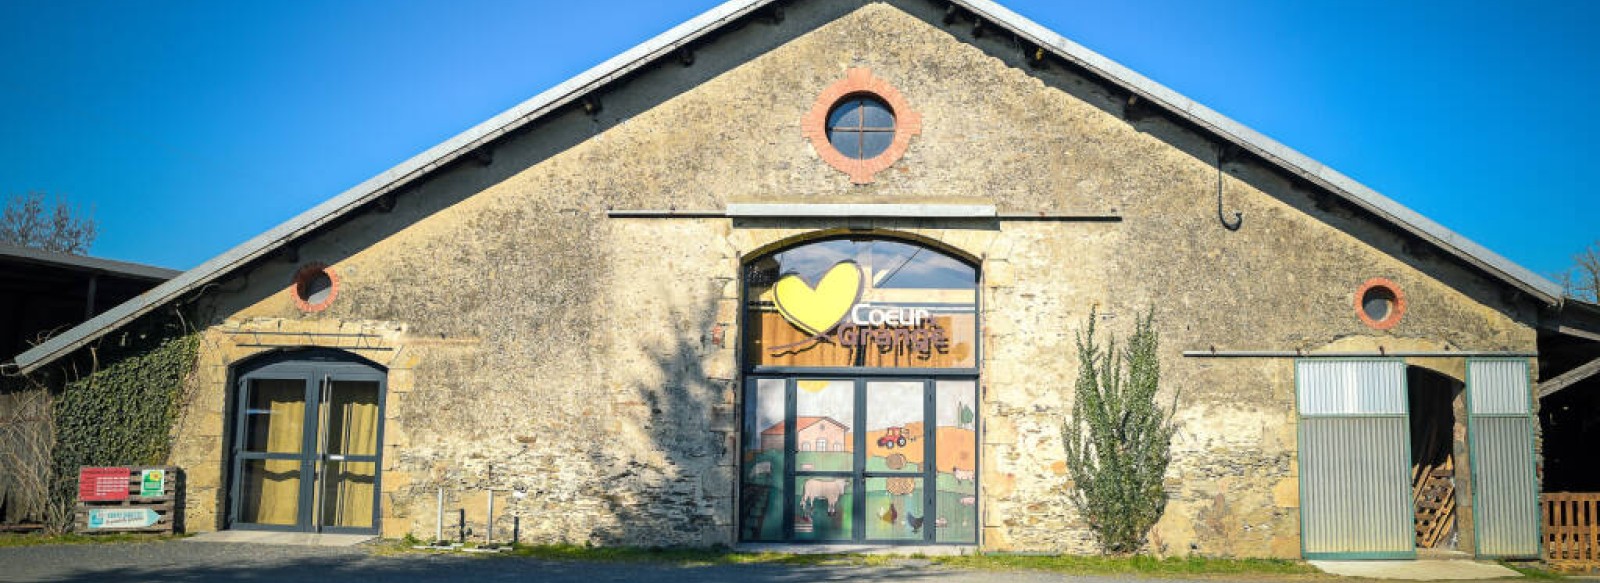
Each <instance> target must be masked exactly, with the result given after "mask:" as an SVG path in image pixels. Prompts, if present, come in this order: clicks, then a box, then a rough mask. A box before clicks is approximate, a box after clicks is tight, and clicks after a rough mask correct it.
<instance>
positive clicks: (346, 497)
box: [230, 362, 383, 533]
mask: <svg viewBox="0 0 1600 583" xmlns="http://www.w3.org/2000/svg"><path fill="white" fill-rule="evenodd" d="M382 397H383V373H382V372H380V371H377V370H373V369H371V368H370V367H367V366H356V365H353V364H351V363H317V362H289V363H277V364H273V365H268V366H265V367H261V368H259V369H257V370H254V371H251V372H249V373H247V374H244V375H242V376H241V378H240V380H239V388H238V400H237V403H238V406H237V411H238V415H237V422H236V425H235V437H234V440H233V443H234V449H233V460H232V474H231V475H232V476H233V486H232V488H231V490H230V492H231V494H232V496H231V498H232V504H231V505H230V523H231V525H232V526H233V527H235V528H258V529H270V530H298V531H307V532H352V533H370V532H376V524H377V523H376V517H377V513H376V510H377V504H376V503H377V492H378V466H379V453H380V451H381V448H380V447H379V443H380V439H381V436H382V432H381V426H382V418H383V417H382Z"/></svg>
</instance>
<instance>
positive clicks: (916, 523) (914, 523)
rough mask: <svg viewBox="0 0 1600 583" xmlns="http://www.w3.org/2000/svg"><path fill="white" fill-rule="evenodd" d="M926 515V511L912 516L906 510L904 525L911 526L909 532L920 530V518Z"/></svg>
mask: <svg viewBox="0 0 1600 583" xmlns="http://www.w3.org/2000/svg"><path fill="white" fill-rule="evenodd" d="M927 516H928V515H927V514H926V513H924V514H923V515H922V516H912V515H911V511H910V510H907V511H906V526H909V527H911V532H922V519H923V518H925V517H927Z"/></svg>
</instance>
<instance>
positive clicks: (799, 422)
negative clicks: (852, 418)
mask: <svg viewBox="0 0 1600 583" xmlns="http://www.w3.org/2000/svg"><path fill="white" fill-rule="evenodd" d="M821 422H827V423H832V424H834V425H837V426H839V428H840V429H843V430H845V431H849V430H850V427H849V426H847V425H845V424H843V423H840V422H838V421H835V420H834V419H833V418H832V417H796V418H795V419H794V426H795V427H796V428H797V429H795V431H805V430H806V428H808V427H811V426H812V425H816V424H817V423H821ZM783 423H784V422H782V421H779V422H778V424H777V425H773V426H772V427H768V428H767V430H766V431H762V432H761V434H762V435H783V431H784V424H783Z"/></svg>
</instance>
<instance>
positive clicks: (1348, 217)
mask: <svg viewBox="0 0 1600 583" xmlns="http://www.w3.org/2000/svg"><path fill="white" fill-rule="evenodd" d="M942 10H943V9H942V7H939V6H934V5H932V4H931V3H929V4H925V3H922V2H919V1H915V0H910V1H905V2H888V3H878V2H871V3H861V2H844V1H823V2H811V3H800V4H797V5H795V6H792V7H790V8H789V9H788V14H787V16H786V18H785V19H783V20H782V21H781V22H780V23H777V24H767V23H763V22H759V21H757V22H752V23H750V24H747V25H744V26H742V27H737V28H733V29H731V30H728V31H727V32H725V33H722V34H721V35H720V36H719V38H718V39H717V40H716V41H715V42H711V43H708V44H705V45H704V46H700V47H697V49H696V50H697V57H696V59H695V62H694V64H693V65H691V66H687V67H684V66H680V65H679V64H677V63H676V62H673V63H671V64H668V65H661V66H657V67H652V68H647V69H644V70H642V71H640V72H639V73H637V74H636V75H635V76H634V77H633V78H631V79H629V80H628V81H626V82H622V83H619V84H617V85H616V86H615V87H613V88H609V89H608V90H607V92H606V93H605V94H604V95H603V96H602V100H603V101H602V103H603V108H602V109H600V110H599V111H598V112H597V113H596V114H595V115H592V116H591V115H588V114H585V113H584V112H583V111H582V110H581V109H578V108H568V109H564V110H561V111H559V112H557V113H553V114H551V115H549V116H547V117H546V118H545V119H543V120H540V121H537V122H535V123H534V124H533V126H532V127H531V129H527V130H524V131H522V132H520V133H518V134H515V135H513V136H510V137H508V138H505V139H503V140H501V141H500V142H497V143H496V144H495V146H494V148H493V153H492V160H491V159H483V161H485V162H487V164H484V163H459V164H455V165H453V166H450V167H447V168H445V169H443V170H440V171H438V172H436V173H435V174H434V175H433V176H432V177H430V178H428V179H426V180H423V181H421V182H419V183H416V184H415V185H413V186H411V187H408V188H406V189H405V190H402V191H401V192H399V193H398V194H397V195H396V196H395V198H394V200H393V208H392V210H387V211H382V212H380V211H377V210H373V211H368V212H364V213H359V214H355V215H352V218H349V219H348V220H345V221H342V222H340V223H339V224H336V225H334V226H331V227H329V228H326V229H323V230H321V231H319V232H317V233H314V234H313V235H311V236H308V237H306V238H304V239H303V240H301V241H300V242H299V243H298V244H297V246H296V254H295V255H296V260H294V261H285V260H283V259H282V258H278V259H274V260H271V261H265V262H260V263H257V264H254V265H251V266H249V267H247V268H245V269H241V270H239V271H237V272H235V273H234V274H233V275H232V276H231V277H230V278H228V279H227V280H226V281H225V282H223V283H220V284H219V285H216V286H214V287H211V288H208V289H207V290H205V292H204V293H203V295H202V296H201V300H200V302H201V303H200V306H201V307H202V309H203V311H204V312H205V313H207V314H209V318H210V319H209V320H208V321H206V322H205V324H206V326H207V328H206V329H205V333H204V339H203V344H202V348H201V351H200V359H201V363H200V364H201V366H200V369H199V370H200V374H198V375H197V381H196V382H197V383H198V386H197V387H194V390H191V391H188V394H190V395H191V396H192V397H191V401H190V402H188V403H186V405H185V412H184V415H183V416H182V417H181V420H180V423H179V424H178V426H176V427H175V428H174V430H173V437H174V440H175V442H176V446H175V448H174V452H173V459H172V460H171V462H172V463H173V464H175V465H179V466H182V467H184V468H186V469H187V471H188V476H189V478H188V480H189V481H188V484H189V489H190V494H189V501H190V503H189V508H188V517H187V524H188V525H189V527H190V529H191V530H202V531H203V530H210V529H214V528H222V527H225V526H226V525H225V524H224V518H223V517H224V514H225V498H226V482H225V476H224V468H225V465H226V460H227V450H226V449H225V448H226V446H227V434H228V428H229V427H230V423H231V421H230V420H229V418H228V417H227V411H229V408H230V407H231V406H232V404H231V403H230V402H229V397H228V395H229V393H230V390H231V389H230V387H231V383H230V374H231V371H233V370H235V369H234V367H236V366H237V365H238V364H239V363H241V362H244V361H246V360H247V359H248V358H250V357H251V356H253V355H257V354H261V353H265V352H268V351H271V350H274V349H275V347H302V346H335V347H341V348H346V349H349V350H351V352H354V353H356V354H359V355H361V356H363V357H365V358H368V359H370V360H372V361H374V362H376V363H377V364H379V365H381V366H384V367H387V369H388V374H389V381H388V390H389V395H388V404H387V411H386V416H385V419H384V423H385V426H384V435H385V439H384V443H383V456H384V458H383V464H382V495H381V505H382V510H381V517H382V518H381V532H382V533H383V534H384V535H386V536H400V535H403V534H407V533H414V534H416V535H418V536H422V537H427V536H431V533H432V531H433V529H434V526H435V517H434V510H435V495H436V492H437V489H438V488H444V489H445V491H446V495H447V497H448V499H447V501H446V507H447V508H451V509H454V508H459V507H464V508H466V509H467V511H468V520H469V523H470V524H473V525H474V529H475V530H477V531H479V532H481V531H482V530H483V521H484V516H483V509H484V506H485V504H484V502H485V501H484V497H485V496H486V493H485V492H486V490H487V489H490V488H493V489H497V490H516V491H519V492H524V493H525V496H524V497H520V498H514V497H511V496H505V497H500V495H497V508H498V510H497V512H496V514H497V517H498V518H499V520H500V522H499V523H498V524H497V526H496V528H497V529H506V531H503V532H508V531H509V528H510V518H509V516H510V515H511V514H513V513H514V514H518V515H520V516H521V517H522V524H521V528H522V533H523V538H524V540H533V541H546V542H555V541H568V542H579V543H581V542H594V543H615V544H636V545H711V544H734V543H736V542H737V540H736V532H737V531H736V529H735V525H734V521H735V517H736V515H737V513H736V511H735V510H736V508H737V497H736V496H737V493H736V487H737V482H738V480H737V477H738V470H737V459H738V458H737V449H738V444H739V435H738V432H739V423H738V412H739V411H740V407H739V401H740V398H741V396H740V391H739V380H740V378H741V374H740V371H741V366H740V361H739V358H740V355H739V353H738V350H737V349H736V347H738V346H739V342H738V340H737V338H738V334H739V326H740V317H739V314H740V312H739V307H740V304H739V302H740V299H741V298H740V289H741V287H740V279H739V277H740V273H741V265H742V262H743V261H744V260H746V259H748V258H751V257H753V256H755V255H759V254H761V253H763V252H765V251H767V250H771V249H774V248H777V247H779V246H782V245H785V244H787V243H788V242H793V241H798V240H802V239H804V238H807V237H815V236H817V235H818V234H819V233H830V232H845V231H847V230H848V231H849V232H876V233H882V234H887V235H891V236H905V237H915V238H923V239H926V240H931V241H937V242H939V244H941V245H943V246H946V247H948V248H950V249H953V250H956V251H960V252H962V253H964V254H966V255H969V256H970V257H973V258H976V259H978V260H979V261H980V269H981V274H982V284H981V289H982V294H981V304H980V305H981V307H982V316H981V317H982V320H981V321H982V330H981V335H982V342H983V351H982V355H983V359H982V362H981V368H980V370H981V377H980V382H981V386H982V391H983V392H982V399H981V407H980V411H979V415H980V419H981V423H982V433H981V437H980V440H981V468H980V473H981V481H982V484H983V490H982V494H981V500H980V505H981V508H982V517H983V518H982V529H981V537H982V547H983V548H986V549H991V550H1018V551H1024V550H1026V551H1065V552H1092V551H1093V550H1094V549H1093V547H1092V541H1091V539H1090V538H1089V536H1088V534H1087V532H1086V530H1085V528H1084V525H1083V523H1082V521H1081V520H1079V519H1078V518H1077V516H1076V512H1075V511H1074V510H1073V508H1072V507H1071V505H1070V504H1069V502H1068V500H1067V497H1066V496H1065V492H1067V491H1068V489H1069V488H1071V487H1072V484H1071V483H1070V481H1069V479H1068V478H1067V477H1066V470H1065V466H1064V463H1063V461H1062V460H1063V452H1062V445H1061V443H1060V425H1061V423H1062V421H1063V420H1064V418H1065V415H1066V413H1067V412H1068V411H1069V410H1070V407H1069V403H1067V402H1066V401H1065V400H1066V399H1069V398H1070V396H1071V384H1072V379H1074V378H1075V376H1076V373H1077V371H1076V366H1077V364H1076V363H1077V360H1076V358H1075V355H1074V348H1073V338H1074V335H1075V334H1076V333H1077V331H1078V329H1079V328H1080V327H1081V326H1082V325H1083V323H1084V321H1085V318H1086V317H1087V315H1088V313H1089V310H1090V308H1091V307H1095V306H1098V311H1099V313H1101V314H1102V317H1103V318H1104V325H1105V326H1106V327H1107V328H1109V329H1111V330H1113V331H1117V332H1122V333H1126V331H1127V330H1129V329H1131V323H1130V321H1131V319H1132V316H1133V315H1134V314H1136V313H1138V312H1141V311H1143V310H1145V309H1146V308H1147V307H1150V306H1154V308H1155V310H1156V315H1157V316H1156V317H1157V324H1158V330H1159V333H1160V334H1161V338H1162V345H1161V349H1162V366H1163V374H1164V380H1165V383H1166V386H1167V387H1168V389H1167V390H1168V391H1177V392H1178V393H1177V404H1178V414H1177V423H1178V426H1179V430H1178V437H1177V438H1176V440H1175V444H1174V461H1173V463H1172V465H1171V468H1170V470H1169V476H1168V487H1169V492H1170V494H1171V498H1170V500H1171V501H1170V503H1169V505H1168V507H1167V510H1166V515H1165V517H1164V518H1163V519H1162V521H1161V522H1160V523H1159V525H1158V526H1157V528H1156V530H1155V532H1154V534H1153V536H1152V541H1151V549H1150V550H1151V551H1153V552H1157V553H1164V554H1186V553H1201V554H1206V555H1222V556H1273V557H1297V556H1299V553H1300V546H1299V542H1300V539H1299V537H1300V532H1299V514H1298V505H1299V496H1298V491H1297V486H1296V484H1297V482H1296V479H1297V476H1296V471H1297V470H1296V468H1297V464H1296V417H1295V405H1294V395H1295V384H1294V369H1293V362H1292V360H1290V359H1284V358H1277V359H1271V358H1258V359H1226V360H1224V359H1207V358H1192V357H1190V358H1186V357H1183V356H1182V355H1181V352H1182V351H1184V350H1206V349H1209V348H1213V347H1214V348H1216V349H1274V350H1296V349H1299V350H1305V351H1319V350H1371V349H1376V348H1384V349H1386V350H1389V351H1398V350H1484V351H1517V352H1527V353H1531V352H1533V351H1534V350H1535V346H1534V342H1535V333H1534V330H1533V322H1534V319H1535V318H1536V314H1535V313H1534V312H1533V308H1532V307H1530V305H1529V304H1528V303H1527V302H1526V300H1521V299H1518V298H1516V297H1515V296H1511V295H1507V294H1503V293H1502V292H1501V291H1500V290H1501V289H1502V287H1503V286H1502V285H1501V284H1497V283H1495V282H1493V281H1492V280H1490V279H1488V278H1487V277H1485V276H1483V275H1480V274H1479V273H1478V272H1476V271H1473V270H1471V269H1469V268H1467V267H1464V266H1463V265H1461V264H1460V263H1458V262H1455V261H1454V260H1451V259H1449V258H1447V257H1444V256H1442V255H1439V254H1436V253H1429V252H1428V250H1427V249H1425V248H1424V247H1423V246H1422V244H1420V243H1418V242H1415V241H1413V240H1410V239H1408V238H1406V237H1404V236H1402V235H1399V234H1396V231H1394V230H1393V229H1392V228H1390V227H1388V226H1386V225H1383V224H1380V223H1379V222H1377V221H1376V220H1374V219H1372V218H1371V217H1370V216H1368V215H1366V214H1364V213H1362V212H1361V211H1358V210H1355V209H1353V208H1352V207H1349V206H1347V205H1345V204H1342V203H1340V202H1337V201H1335V200H1332V199H1331V197H1330V196H1329V195H1327V194H1325V193H1322V192H1320V191H1317V190H1316V188H1315V187H1313V186H1310V185H1306V184H1303V183H1297V182H1295V181H1293V180H1291V179H1289V178H1287V177H1285V176H1284V175H1282V174H1281V173H1279V172H1277V171H1275V170H1272V169H1270V168H1267V167H1266V166H1264V165H1262V164H1260V163H1258V162H1252V161H1249V160H1245V161H1239V162H1231V163H1224V164H1223V165H1222V169H1221V179H1220V184H1221V188H1222V193H1221V196H1222V199H1223V204H1224V205H1225V208H1226V209H1228V210H1229V211H1232V210H1238V211H1240V212H1242V213H1243V217H1244V223H1243V225H1242V227H1241V228H1240V229H1238V230H1237V231H1234V230H1229V229H1227V228H1224V227H1223V226H1222V225H1221V224H1219V220H1218V210H1217V208H1216V207H1217V197H1218V191H1217V189H1218V183H1219V177H1218V168H1217V164H1216V162H1215V161H1216V156H1217V152H1216V146H1215V145H1214V143H1213V142H1212V141H1210V140H1209V139H1208V138H1207V137H1206V136H1204V135H1201V134H1199V133H1197V132H1195V131H1193V130H1191V129H1189V128H1187V127H1185V126H1183V125H1180V124H1178V123H1176V122H1173V121H1171V120H1170V119H1169V118H1166V117H1163V116H1159V115H1154V116H1149V117H1138V116H1135V117H1132V118H1130V117H1128V116H1125V115H1123V114H1124V113H1125V112H1124V109H1125V107H1126V104H1125V102H1124V101H1123V100H1122V99H1121V98H1119V97H1117V96H1116V95H1115V94H1114V92H1112V91H1110V90H1109V89H1108V88H1106V87H1104V86H1103V85H1102V84H1101V82H1099V81H1097V80H1095V79H1091V78H1088V77H1085V76H1080V75H1079V74H1077V73H1074V72H1072V71H1070V70H1067V69H1064V68H1061V67H1050V66H1045V67H1032V66H1030V65H1029V64H1028V63H1027V62H1026V60H1027V57H1026V55H1024V54H1022V53H1020V52H1018V51H1016V49H1015V48H1014V47H1011V43H1012V42H1013V41H1012V40H1011V39H1009V38H994V37H992V36H990V37H974V36H973V35H972V32H971V27H970V26H967V27H947V26H944V25H943V24H942V22H941V18H942V15H943V12H942ZM1008 47H1010V48H1008ZM854 67H862V68H867V69H870V70H871V71H872V74H873V75H874V76H876V77H879V78H882V79H884V80H886V81H888V82H889V83H892V84H893V85H894V86H895V87H897V88H898V89H899V91H900V92H901V93H902V94H903V95H904V96H905V98H906V99H907V100H908V101H909V102H910V103H911V104H912V106H913V107H915V108H916V110H917V111H919V112H921V114H922V133H921V135H919V136H917V137H916V138H915V139H914V140H913V141H912V142H911V144H910V147H909V150H908V151H907V152H906V153H905V156H904V158H903V159H901V160H900V161H899V162H897V163H896V164H895V165H894V166H893V167H891V168H889V169H888V170H886V171H884V172H882V173H879V174H878V175H877V177H876V179H875V180H874V182H872V183H871V184H869V185H853V184H852V183H851V180H850V178H849V176H847V175H845V174H844V173H841V172H839V171H837V170H835V169H834V168H831V167H829V166H828V165H826V164H825V163H824V162H823V161H822V159H821V158H820V157H819V155H818V153H817V152H816V151H815V150H814V149H813V146H812V143H811V142H810V141H809V140H807V139H805V138H804V137H803V136H802V135H801V132H800V128H799V124H800V120H801V119H802V117H803V116H804V115H805V114H806V112H807V111H808V110H809V109H810V108H811V107H812V105H813V103H814V100H815V98H816V96H817V94H818V93H819V92H821V91H823V90H824V89H825V88H826V87H828V86H829V85H831V84H833V83H835V82H837V81H838V80H840V79H841V78H843V76H844V75H845V74H846V71H847V70H848V69H850V68H854ZM730 202H784V203H802V204H803V203H819V202H867V203H871V202H916V203H931V204H939V203H971V202H980V203H985V204H993V205H996V206H997V207H998V208H999V209H1000V211H1001V212H1003V213H1033V214H1038V213H1054V214H1062V215H1072V214H1077V215H1104V216H1115V217H1120V220H1118V221H1073V220H1009V219H998V220H977V219H961V220H931V219H930V220H901V219H868V218H851V219H837V220H832V219H822V218H810V219H793V220H781V219H728V218H643V217H638V218H608V215H607V210H608V209H721V208H724V207H725V206H726V205H727V204H728V203H730ZM310 261H319V262H324V263H326V264H328V265H330V266H331V268H332V269H333V270H335V271H336V272H337V273H338V274H339V275H340V277H341V282H340V291H339V293H338V296H337V298H336V299H335V301H334V302H333V303H332V305H331V306H330V307H329V308H328V309H327V310H325V311H322V312H319V313H315V314H308V313H304V312H302V311H300V310H299V309H297V308H296V306H295V303H294V301H293V298H292V297H291V296H290V291H289V289H288V287H289V285H290V283H291V281H292V279H293V277H294V274H295V271H296V270H297V269H298V267H299V266H300V264H302V263H305V262H310ZM1375 276H1382V277H1386V278H1388V279H1390V280H1392V281H1394V282H1396V283H1397V284H1398V285H1399V286H1401V287H1402V288H1403V289H1404V290H1405V293H1406V294H1407V298H1408V303H1409V307H1408V311H1407V312H1406V315H1405V317H1404V319H1403V321H1401V322H1400V323H1399V325H1398V326H1396V327H1394V328H1392V329H1390V330H1386V331H1377V330H1373V329H1371V328H1368V327H1367V326H1365V325H1363V324H1362V322H1361V321H1360V320H1359V319H1358V318H1357V316H1356V314H1355V313H1354V311H1353V308H1352V304H1353V302H1354V297H1353V294H1354V293H1355V291H1356V289H1357V288H1358V286H1360V285H1361V283H1362V282H1363V281H1366V280H1367V279H1368V278H1371V277H1375ZM1417 364H1419V365H1422V366H1427V367H1430V368H1437V369H1440V370H1441V372H1443V373H1444V374H1446V375H1448V376H1451V377H1454V378H1457V379H1460V378H1462V377H1463V374H1464V373H1463V371H1462V370H1461V362H1460V361H1459V359H1440V360H1438V361H1430V362H1419V363H1417ZM1458 418H1460V417H1459V416H1458ZM1458 450H1459V446H1458ZM1459 457H1460V458H1461V459H1465V456H1464V455H1461V456H1459ZM447 520H452V521H453V519H447ZM1463 520H1464V521H1465V520H1470V516H1467V517H1464V518H1463ZM1463 531H1464V532H1470V529H1469V528H1464V529H1463Z"/></svg>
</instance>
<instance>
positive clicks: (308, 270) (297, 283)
mask: <svg viewBox="0 0 1600 583" xmlns="http://www.w3.org/2000/svg"><path fill="white" fill-rule="evenodd" d="M338 296H339V273H338V272H336V271H334V270H333V268H331V267H328V266H327V265H325V264H322V263H307V264H305V265H304V266H302V267H301V268H300V270H299V271H296V272H295V274H294V283H293V284H291V285H290V286H289V297H290V298H293V299H294V306H295V307H296V308H300V310H301V311H303V312H321V311H323V310H326V309H328V306H330V305H332V304H333V300H334V298H336V297H338Z"/></svg>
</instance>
